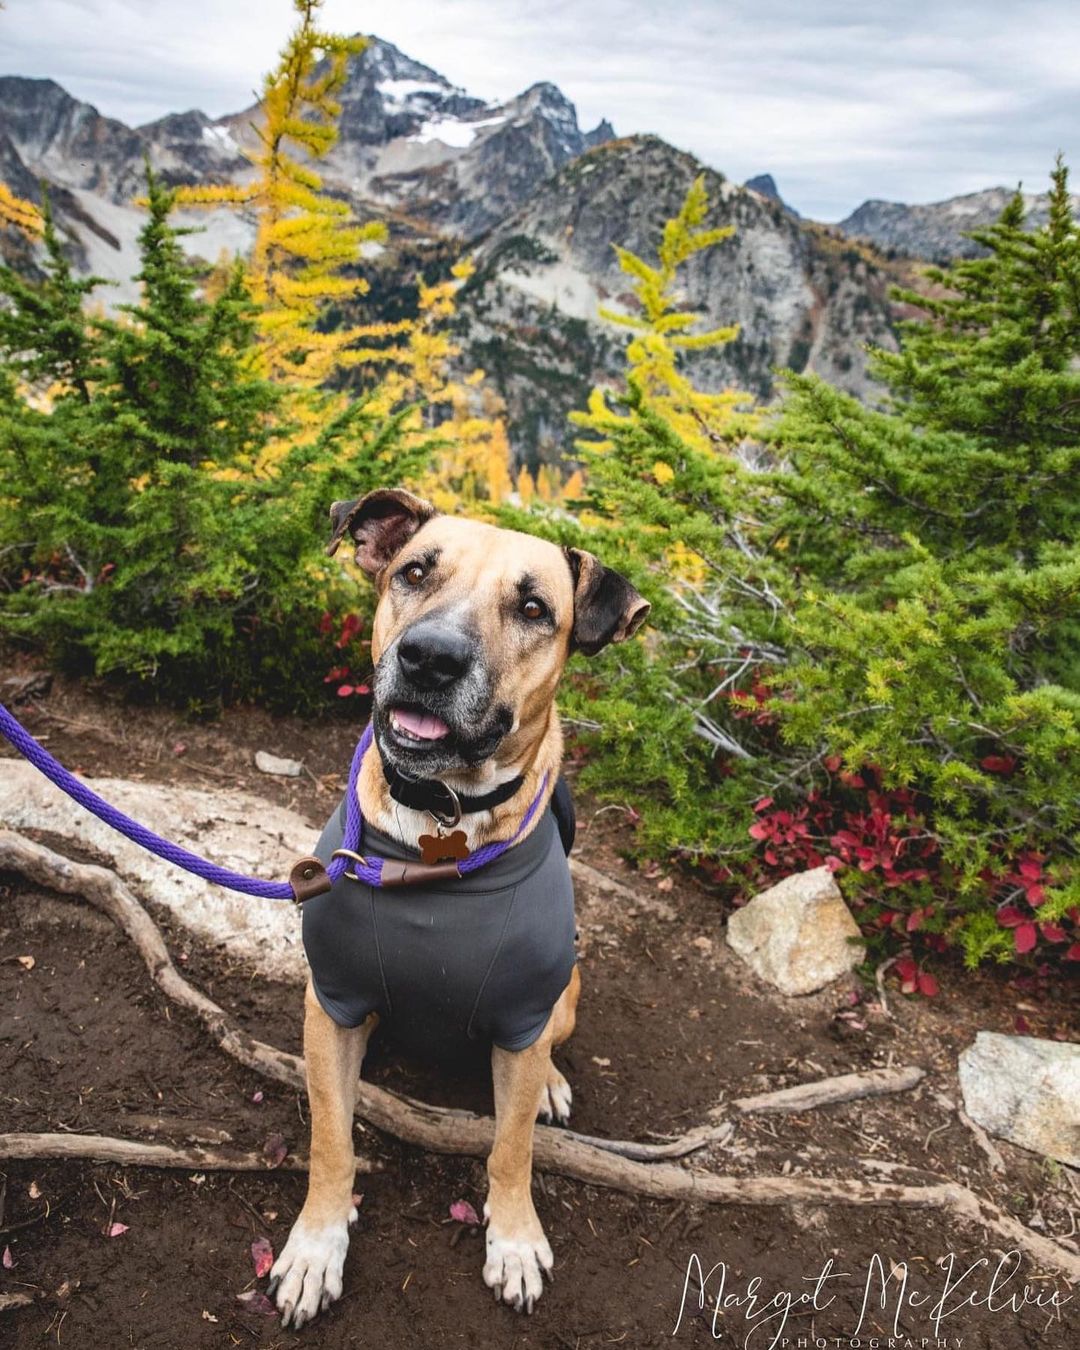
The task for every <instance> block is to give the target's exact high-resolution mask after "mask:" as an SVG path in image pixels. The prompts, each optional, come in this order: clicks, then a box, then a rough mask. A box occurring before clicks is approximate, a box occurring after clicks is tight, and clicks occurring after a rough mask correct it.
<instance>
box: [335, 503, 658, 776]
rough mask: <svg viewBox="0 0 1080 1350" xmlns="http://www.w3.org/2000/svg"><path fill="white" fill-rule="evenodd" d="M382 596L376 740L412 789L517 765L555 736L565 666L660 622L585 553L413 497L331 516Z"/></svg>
mask: <svg viewBox="0 0 1080 1350" xmlns="http://www.w3.org/2000/svg"><path fill="white" fill-rule="evenodd" d="M330 519H331V522H332V524H333V536H332V538H331V540H330V544H329V547H328V549H327V551H328V552H329V553H333V552H334V551H335V550H336V549H337V547H338V545H339V544H340V543H341V541H342V539H344V538H345V536H346V535H349V536H350V537H351V538H352V539H353V540H354V541H355V544H356V561H357V563H358V564H359V565H360V567H361V568H362V569H363V571H364V572H365V573H366V574H367V575H368V576H369V577H370V578H371V579H372V580H373V581H374V582H375V585H376V587H377V588H378V592H379V602H378V607H377V609H376V611H375V622H374V625H373V628H372V634H371V656H372V660H373V661H374V662H375V679H374V684H373V693H374V711H373V721H374V728H375V735H376V737H377V738H378V742H379V747H380V750H381V751H382V754H383V756H384V758H385V759H386V760H387V761H388V762H389V763H390V764H392V765H394V766H395V767H396V768H398V769H400V770H401V771H402V772H404V773H406V774H408V775H410V776H413V777H428V776H432V775H437V774H444V773H456V772H461V771H467V770H469V769H472V768H474V767H476V766H477V765H479V764H482V763H484V762H485V761H487V760H491V759H492V758H496V757H497V760H498V762H501V763H506V764H511V763H514V762H515V761H517V760H518V759H520V758H521V757H522V756H523V755H524V753H525V752H526V751H527V750H528V749H529V747H530V746H532V745H533V744H535V743H536V741H537V740H538V739H539V737H540V736H542V735H543V732H544V728H545V727H546V725H547V717H548V710H549V709H550V706H551V702H552V700H553V698H554V696H555V689H556V686H557V685H558V683H559V677H560V676H561V674H562V670H563V666H564V665H565V664H566V659H567V657H568V656H569V654H570V653H571V652H572V651H575V650H580V651H582V652H585V653H586V654H587V655H590V656H591V655H593V654H594V653H595V652H598V651H599V650H600V649H601V648H602V647H604V646H606V645H607V644H608V643H609V642H621V641H623V640H624V639H625V638H628V637H630V635H631V634H632V633H634V632H636V631H637V629H638V628H639V627H640V625H641V624H642V622H643V621H644V619H645V616H646V614H647V613H648V610H649V604H648V602H647V601H646V600H643V599H642V597H641V596H640V595H639V594H638V592H637V591H636V590H635V589H634V588H633V586H631V585H630V583H629V582H628V581H627V580H626V579H625V578H624V577H621V576H620V575H619V574H618V573H617V572H613V571H612V570H611V569H610V568H608V567H605V566H604V565H603V564H602V563H601V562H600V561H599V560H598V559H597V558H595V557H594V556H593V555H592V554H591V553H586V552H585V551H584V550H582V549H574V548H567V549H563V548H559V547H558V546H557V545H555V544H552V543H549V542H547V541H546V540H543V539H535V538H533V537H532V536H531V535H527V534H519V533H518V532H517V531H515V530H504V529H499V528H497V527H496V526H494V525H485V524H480V523H478V522H476V521H469V520H463V519H460V518H458V517H454V516H440V515H438V514H436V512H435V508H434V507H433V506H431V505H430V504H429V503H428V502H425V501H421V499H420V498H419V497H414V496H413V495H412V493H409V492H405V491H403V490H401V489H397V488H394V489H387V490H380V491H378V492H370V493H368V495H367V496H366V497H363V498H361V499H359V500H358V501H351V502H335V503H334V505H333V506H332V507H331V508H330Z"/></svg>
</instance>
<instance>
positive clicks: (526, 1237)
mask: <svg viewBox="0 0 1080 1350" xmlns="http://www.w3.org/2000/svg"><path fill="white" fill-rule="evenodd" d="M580 985H581V981H580V977H579V976H578V972H577V967H576V966H575V968H574V973H573V975H572V977H571V979H570V983H569V984H568V985H567V987H566V988H565V989H564V990H563V992H562V994H561V996H560V998H559V1001H558V1003H556V1005H555V1007H554V1008H553V1009H552V1013H551V1017H550V1018H549V1019H548V1024H547V1026H546V1027H545V1028H544V1030H543V1031H542V1032H541V1034H540V1036H539V1038H538V1039H537V1040H536V1041H534V1042H533V1044H532V1045H530V1046H529V1047H528V1049H526V1050H518V1051H512V1050H501V1049H500V1048H499V1047H498V1046H495V1047H494V1049H493V1050H492V1052H491V1070H492V1078H493V1080H494V1086H495V1143H494V1145H493V1147H492V1150H491V1156H490V1157H489V1158H488V1198H487V1203H486V1204H485V1205H484V1217H485V1218H486V1219H487V1221H488V1228H487V1259H486V1261H485V1262H484V1283H485V1284H486V1285H488V1287H489V1288H491V1289H493V1290H494V1291H495V1297H496V1298H497V1299H502V1300H503V1301H504V1302H506V1303H510V1304H512V1305H513V1306H514V1307H515V1308H516V1309H517V1310H518V1312H522V1311H524V1312H532V1310H533V1304H534V1303H535V1302H536V1300H537V1299H538V1298H539V1297H540V1295H541V1293H542V1292H543V1287H544V1280H543V1275H544V1273H545V1272H546V1273H549V1274H550V1272H551V1267H552V1264H553V1260H554V1258H553V1257H552V1255H551V1247H550V1245H549V1244H548V1240H547V1238H546V1237H545V1236H544V1230H543V1228H542V1227H541V1226H540V1220H539V1219H538V1218H537V1216H536V1209H535V1207H534V1205H533V1199H532V1157H533V1126H534V1125H535V1123H536V1116H537V1112H538V1111H539V1110H540V1107H541V1103H542V1101H543V1100H544V1094H545V1093H546V1092H547V1091H548V1085H549V1082H550V1078H549V1075H550V1074H552V1073H556V1074H558V1077H559V1079H560V1080H561V1081H562V1083H563V1084H564V1085H566V1091H567V1094H569V1091H570V1088H569V1085H568V1084H566V1080H565V1078H563V1076H562V1074H559V1073H558V1070H556V1069H555V1067H554V1065H553V1064H552V1063H551V1047H552V1045H553V1044H556V1042H558V1043H561V1042H562V1041H564V1040H566V1038H567V1037H568V1036H569V1035H570V1033H571V1032H572V1031H573V1029H574V1010H575V1008H576V1006H577V997H578V991H579V989H580ZM567 1104H568V1105H569V1103H567Z"/></svg>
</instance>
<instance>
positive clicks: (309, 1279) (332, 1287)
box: [267, 1209, 356, 1330]
mask: <svg viewBox="0 0 1080 1350" xmlns="http://www.w3.org/2000/svg"><path fill="white" fill-rule="evenodd" d="M355 1218H356V1210H355V1209H353V1210H351V1211H350V1213H349V1223H351V1222H352V1221H353V1220H354V1219H355ZM348 1249H349V1227H348V1224H347V1223H345V1222H343V1221H342V1222H338V1223H328V1224H324V1225H322V1226H321V1227H315V1226H314V1225H311V1224H309V1223H308V1222H306V1221H305V1219H304V1216H303V1214H301V1215H300V1217H299V1218H298V1219H297V1221H296V1222H295V1223H294V1224H293V1229H292V1232H291V1233H290V1234H289V1240H288V1241H287V1242H286V1243H285V1247H284V1250H283V1251H282V1253H281V1255H280V1256H279V1257H278V1259H277V1260H276V1261H275V1262H274V1264H273V1266H272V1268H271V1270H270V1285H269V1288H268V1290H267V1292H268V1293H269V1294H270V1295H271V1297H272V1298H273V1299H274V1302H275V1303H276V1304H277V1306H278V1311H279V1312H280V1313H281V1325H282V1326H284V1327H287V1326H290V1325H291V1326H293V1327H294V1328H296V1329H297V1330H299V1329H300V1327H302V1326H303V1325H304V1323H305V1322H310V1321H311V1319H312V1318H313V1317H315V1316H316V1314H317V1313H319V1312H321V1311H323V1310H324V1309H325V1308H328V1307H329V1306H330V1304H331V1303H333V1302H334V1301H335V1300H336V1299H339V1298H340V1297H341V1276H342V1272H343V1270H344V1269H345V1253H346V1252H347V1251H348Z"/></svg>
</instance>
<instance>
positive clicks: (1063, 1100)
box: [959, 1031, 1080, 1167]
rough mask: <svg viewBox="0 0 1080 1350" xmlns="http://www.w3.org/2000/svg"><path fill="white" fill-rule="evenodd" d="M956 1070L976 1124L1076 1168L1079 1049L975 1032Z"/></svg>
mask: <svg viewBox="0 0 1080 1350" xmlns="http://www.w3.org/2000/svg"><path fill="white" fill-rule="evenodd" d="M959 1068H960V1090H961V1092H962V1093H963V1094H964V1110H965V1111H966V1112H967V1113H968V1115H969V1116H970V1117H971V1119H972V1120H973V1121H975V1123H976V1124H977V1125H981V1126H982V1127H983V1129H984V1130H986V1131H987V1133H988V1134H993V1135H996V1136H997V1137H998V1138H999V1139H1007V1140H1008V1141H1009V1142H1010V1143H1012V1144H1019V1146H1020V1147H1021V1148H1026V1149H1030V1150H1031V1152H1032V1153H1038V1154H1041V1155H1042V1156H1043V1157H1047V1158H1056V1159H1057V1160H1058V1162H1063V1163H1067V1164H1068V1165H1069V1166H1070V1167H1080V1045H1076V1044H1074V1043H1072V1042H1068V1041H1044V1040H1040V1039H1038V1038H1037V1037H1035V1036H1004V1035H1001V1034H1000V1033H998V1032H996V1031H980V1032H979V1033H978V1034H977V1035H976V1037H975V1044H974V1045H971V1046H969V1047H968V1048H967V1049H966V1050H965V1051H964V1053H963V1054H962V1055H961V1056H960V1065H959Z"/></svg>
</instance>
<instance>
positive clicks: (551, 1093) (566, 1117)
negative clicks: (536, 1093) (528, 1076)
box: [536, 1064, 574, 1125]
mask: <svg viewBox="0 0 1080 1350" xmlns="http://www.w3.org/2000/svg"><path fill="white" fill-rule="evenodd" d="M573 1100H574V1094H573V1093H572V1092H571V1091H570V1084H569V1083H568V1082H567V1081H566V1079H565V1078H564V1077H563V1075H562V1074H561V1073H560V1072H559V1071H558V1069H557V1068H556V1067H555V1065H554V1064H551V1065H549V1066H548V1076H547V1082H546V1083H545V1084H544V1094H543V1096H542V1097H541V1098H540V1110H539V1111H538V1112H537V1113H536V1118H537V1120H539V1121H542V1122H543V1123H544V1124H545V1125H550V1124H555V1125H569V1124H570V1107H571V1104H572V1103H573Z"/></svg>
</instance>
